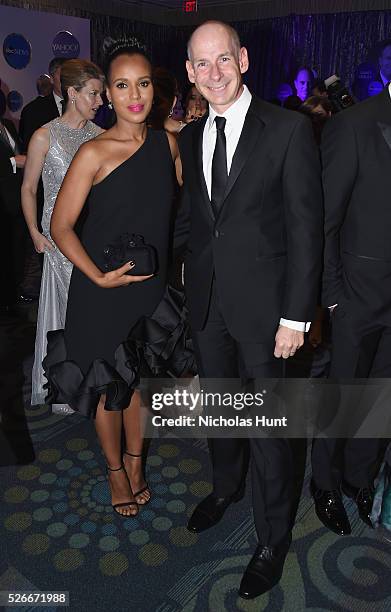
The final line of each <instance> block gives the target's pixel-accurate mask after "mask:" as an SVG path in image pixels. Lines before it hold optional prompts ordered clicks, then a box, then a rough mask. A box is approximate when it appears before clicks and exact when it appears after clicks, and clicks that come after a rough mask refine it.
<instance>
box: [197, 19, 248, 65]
mask: <svg viewBox="0 0 391 612" xmlns="http://www.w3.org/2000/svg"><path fill="white" fill-rule="evenodd" d="M216 29H217V30H219V29H223V30H225V31H226V32H227V34H228V35H229V37H230V39H231V42H232V46H233V48H234V49H235V51H237V53H238V55H239V53H240V39H239V36H238V33H237V32H236V30H234V29H233V28H232V27H231V26H230V25H228V23H224V21H205V23H203V24H201V25H200V26H198V28H196V29H195V30H194V32H193V33H192V35H191V36H190V38H189V42H188V43H187V57H188V58H189V60H190V61H191V62H192V61H193V54H192V43H193V42H194V41H195V40H196V39H197V37H198V36H199V34H205V33H207V32H208V30H210V33H211V36H213V32H215V31H216Z"/></svg>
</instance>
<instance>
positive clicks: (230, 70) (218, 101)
mask: <svg viewBox="0 0 391 612" xmlns="http://www.w3.org/2000/svg"><path fill="white" fill-rule="evenodd" d="M190 52H191V59H190V60H187V62H186V68H187V73H188V76H189V80H190V82H191V83H194V84H195V86H196V87H197V89H198V91H199V92H200V93H201V94H202V95H203V96H204V98H205V99H206V100H208V102H209V104H210V105H211V106H212V108H213V109H214V110H215V111H216V112H217V113H220V114H222V113H224V112H225V111H226V110H227V109H228V108H229V107H230V106H231V105H232V104H233V103H234V102H235V101H236V100H237V99H238V98H239V96H240V94H241V93H242V90H243V85H242V74H243V73H244V72H246V70H247V69H248V57H247V50H246V49H245V48H244V47H242V48H241V49H236V48H235V45H234V43H233V41H232V39H231V36H230V34H229V31H228V30H226V29H225V28H224V26H222V25H218V24H206V25H204V26H201V27H200V28H199V29H198V30H196V32H195V33H194V34H193V37H192V39H191V48H190Z"/></svg>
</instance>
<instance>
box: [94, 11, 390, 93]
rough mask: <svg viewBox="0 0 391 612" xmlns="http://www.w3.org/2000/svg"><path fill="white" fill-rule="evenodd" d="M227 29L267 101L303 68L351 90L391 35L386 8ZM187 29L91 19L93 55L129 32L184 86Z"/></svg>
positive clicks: (251, 83)
mask: <svg viewBox="0 0 391 612" xmlns="http://www.w3.org/2000/svg"><path fill="white" fill-rule="evenodd" d="M232 25H233V26H234V27H235V28H236V29H237V31H238V32H239V35H240V37H241V40H242V44H243V45H245V46H246V47H247V48H248V51H249V56H250V69H249V71H248V74H247V76H246V82H247V83H248V85H249V87H250V88H251V90H252V91H253V92H255V93H256V94H258V95H259V96H261V97H263V98H265V99H271V98H273V97H274V96H275V93H276V89H277V87H278V85H279V84H280V83H282V82H291V81H292V76H293V73H294V70H295V69H296V68H297V67H299V66H300V65H303V64H305V65H309V66H310V67H312V68H314V69H315V70H316V71H317V73H318V75H319V76H320V77H322V78H327V77H328V76H330V75H332V74H334V73H337V74H338V75H339V76H340V77H341V78H342V80H343V81H344V82H346V83H347V84H348V85H349V86H351V85H352V83H353V80H354V74H355V69H356V67H357V66H358V65H359V64H360V63H362V62H364V61H366V60H367V59H368V58H369V59H373V60H374V61H375V63H376V54H375V52H374V49H375V47H376V45H377V43H378V42H379V41H381V40H384V39H386V38H388V37H391V10H390V11H366V12H354V13H337V14H324V15H319V14H316V15H289V16H287V17H279V18H274V19H263V20H257V21H241V22H237V23H233V24H232ZM191 30H192V28H189V27H180V28H179V27H174V26H162V25H155V24H148V23H138V22H134V21H133V22H130V21H126V20H123V19H119V18H115V17H104V16H97V15H95V16H93V17H92V18H91V40H92V57H93V59H95V61H97V62H98V63H101V62H102V60H103V58H102V42H103V40H104V38H105V36H107V35H108V34H110V35H111V36H113V37H114V38H115V37H117V36H120V35H123V34H132V35H135V36H137V37H138V38H139V39H140V40H142V41H143V42H145V43H146V45H147V47H148V49H149V51H150V54H151V56H152V61H153V63H154V64H155V65H161V66H165V67H167V68H169V69H170V70H171V71H172V72H173V73H174V74H175V75H176V76H177V78H178V79H179V81H180V83H181V85H182V86H185V85H186V83H187V79H186V72H185V68H184V63H185V59H186V42H187V39H188V37H189V35H190V33H191Z"/></svg>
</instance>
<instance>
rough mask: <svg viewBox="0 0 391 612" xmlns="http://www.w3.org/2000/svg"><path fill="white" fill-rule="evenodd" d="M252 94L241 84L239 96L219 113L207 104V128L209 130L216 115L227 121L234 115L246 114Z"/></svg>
mask: <svg viewBox="0 0 391 612" xmlns="http://www.w3.org/2000/svg"><path fill="white" fill-rule="evenodd" d="M251 99H252V95H251V93H250V92H249V90H248V87H247V86H246V85H243V91H242V93H241V94H240V96H239V98H238V99H237V100H236V101H235V102H234V103H233V104H232V105H231V106H230V107H229V108H227V110H226V111H225V113H222V114H221V115H220V114H218V113H216V111H215V110H214V109H213V108H212V107H211V106H210V105H209V117H208V129H209V130H210V129H211V128H212V126H213V124H214V120H215V117H216V115H218V116H219V117H225V118H226V120H227V121H232V120H233V119H234V118H235V117H238V116H242V117H243V115H246V113H247V111H248V108H249V106H250V104H251Z"/></svg>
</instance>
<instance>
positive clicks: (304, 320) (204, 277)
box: [175, 22, 322, 598]
mask: <svg viewBox="0 0 391 612" xmlns="http://www.w3.org/2000/svg"><path fill="white" fill-rule="evenodd" d="M188 57H189V59H188V61H187V71H188V76H189V79H190V81H191V82H192V83H195V85H196V87H197V89H198V90H199V91H200V93H201V94H202V95H203V96H204V97H205V98H206V99H207V100H208V102H209V114H208V115H207V116H205V117H203V118H202V119H200V120H199V121H198V122H195V123H193V124H190V125H189V126H187V127H186V128H185V129H184V130H183V131H182V133H181V138H180V143H179V146H180V151H181V159H182V165H183V178H184V193H183V200H182V205H181V208H180V211H179V214H178V219H177V223H176V228H175V245H176V246H180V245H181V244H183V242H184V241H187V247H188V252H187V256H186V263H185V288H186V294H187V300H188V307H189V316H190V324H191V327H192V333H193V339H194V344H195V350H196V356H197V361H198V366H199V372H200V375H201V377H205V378H239V377H241V378H244V379H247V380H251V379H256V378H279V377H281V376H282V375H283V365H282V364H283V362H282V360H281V359H279V358H280V357H283V358H284V359H287V358H288V357H289V356H291V355H293V354H294V353H295V351H296V350H297V348H299V347H300V346H301V345H302V344H303V335H304V330H305V329H306V328H308V326H309V323H308V322H310V321H311V318H312V316H313V314H314V310H315V304H316V299H317V292H318V283H319V274H320V261H321V249H322V195H321V187H320V170H319V162H318V154H317V152H316V148H315V144H314V140H313V136H312V132H311V125H310V123H309V121H308V120H307V119H306V118H305V117H303V116H302V115H300V114H299V113H293V112H292V113H291V112H288V111H285V110H282V109H279V108H277V107H275V106H272V105H271V104H268V103H266V102H263V101H261V100H259V99H257V98H256V97H254V96H252V95H251V93H250V92H249V90H248V89H247V87H246V86H244V85H243V82H242V74H243V73H245V72H246V70H247V68H248V63H249V62H248V56H247V51H246V49H245V48H244V47H241V46H240V42H239V39H238V35H237V33H236V32H235V30H233V29H232V28H231V27H230V26H227V25H226V24H224V23H221V22H207V23H205V24H203V25H202V26H200V27H199V28H197V29H196V30H195V32H194V33H193V35H192V36H191V39H190V41H189V46H188ZM243 442H247V441H246V440H237V439H232V438H230V439H226V438H225V439H214V440H211V441H210V451H211V459H212V466H213V493H212V494H211V495H209V496H208V497H207V498H206V499H204V500H203V501H202V502H201V503H200V504H199V505H198V506H197V508H196V510H195V511H194V513H193V515H192V517H191V518H190V521H189V524H188V529H189V530H191V531H194V532H200V531H203V530H205V529H208V528H209V527H212V526H213V525H215V524H216V523H217V522H218V521H219V520H220V519H221V518H222V516H223V514H224V512H225V510H226V509H227V507H228V506H229V504H230V503H231V502H233V501H237V500H238V499H240V498H241V496H242V495H243V481H244V478H245V474H244V473H243V472H244V468H245V463H246V462H245V456H246V449H245V445H244V444H243ZM250 446H251V454H252V483H253V505H254V517H255V524H256V530H257V533H258V538H259V545H258V547H257V550H256V552H255V554H254V557H253V559H252V561H251V562H250V565H249V566H248V568H247V570H246V572H245V574H244V576H243V579H242V583H241V586H240V595H241V596H242V597H245V598H253V597H256V596H257V595H260V594H261V593H264V592H266V591H268V590H269V589H270V588H272V587H273V586H274V584H276V583H277V582H278V581H279V579H280V577H281V574H282V570H283V565H284V561H285V557H286V554H287V551H288V549H289V546H290V541H291V528H292V521H293V517H292V513H293V512H292V508H293V499H292V498H293V493H292V485H293V476H292V467H293V457H292V455H291V447H290V444H289V442H288V440H282V439H267V438H265V439H252V440H250Z"/></svg>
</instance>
